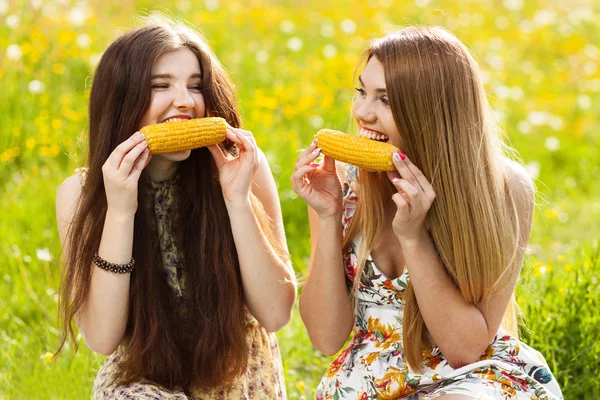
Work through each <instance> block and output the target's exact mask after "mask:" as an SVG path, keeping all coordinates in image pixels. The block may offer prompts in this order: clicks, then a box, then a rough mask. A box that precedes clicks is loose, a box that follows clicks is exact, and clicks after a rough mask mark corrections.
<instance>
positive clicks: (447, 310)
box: [401, 231, 495, 367]
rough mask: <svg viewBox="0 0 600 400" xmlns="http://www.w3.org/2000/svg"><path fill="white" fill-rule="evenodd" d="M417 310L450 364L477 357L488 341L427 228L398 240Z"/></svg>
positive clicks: (485, 330)
mask: <svg viewBox="0 0 600 400" xmlns="http://www.w3.org/2000/svg"><path fill="white" fill-rule="evenodd" d="M401 246H402V251H403V254H404V258H405V260H406V265H407V268H408V272H409V274H410V282H411V283H412V285H413V288H414V291H415V295H416V298H417V303H418V304H419V310H420V312H421V314H422V315H423V319H424V321H425V324H426V325H427V329H428V331H429V333H430V334H431V336H432V338H433V340H434V342H435V344H436V345H437V346H438V347H439V348H440V350H441V352H442V353H443V354H444V356H445V358H446V360H448V362H449V363H450V364H451V365H452V366H453V367H456V366H460V365H464V364H468V363H471V362H474V361H476V360H477V358H478V357H479V356H480V355H481V353H482V352H483V351H484V350H485V348H486V347H487V346H488V345H489V341H490V340H491V337H490V335H491V336H492V337H493V334H494V333H495V332H494V333H490V332H489V331H488V326H487V322H486V320H485V318H484V316H483V314H482V313H481V311H480V310H479V309H478V308H477V307H476V306H475V305H473V304H469V303H468V302H466V301H465V300H464V299H463V298H462V296H461V294H460V291H459V290H458V288H457V287H456V286H455V285H454V283H453V282H452V280H451V279H450V277H449V276H448V274H447V272H446V270H445V269H444V267H443V265H442V263H441V261H440V259H439V257H438V254H437V250H436V249H435V246H434V244H433V241H432V240H431V238H430V237H429V234H428V233H427V231H424V232H423V234H422V235H421V236H420V238H418V239H414V240H411V241H401Z"/></svg>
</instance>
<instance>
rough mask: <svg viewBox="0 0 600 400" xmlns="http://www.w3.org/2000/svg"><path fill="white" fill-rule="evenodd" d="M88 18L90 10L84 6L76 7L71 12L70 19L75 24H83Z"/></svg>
mask: <svg viewBox="0 0 600 400" xmlns="http://www.w3.org/2000/svg"><path fill="white" fill-rule="evenodd" d="M87 18H88V12H87V10H86V9H85V8H83V7H75V8H73V9H72V10H71V12H70V13H69V21H71V23H72V24H73V25H75V26H83V24H84V23H85V20H86V19H87Z"/></svg>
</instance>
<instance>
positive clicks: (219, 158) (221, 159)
mask: <svg viewBox="0 0 600 400" xmlns="http://www.w3.org/2000/svg"><path fill="white" fill-rule="evenodd" d="M206 147H207V148H208V151H210V154H212V156H213V158H214V160H215V164H217V168H221V167H222V166H223V165H224V164H226V163H227V161H229V160H228V159H227V157H225V154H223V150H221V148H220V147H219V146H217V145H216V144H212V145H210V146H206Z"/></svg>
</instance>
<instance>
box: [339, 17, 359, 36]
mask: <svg viewBox="0 0 600 400" xmlns="http://www.w3.org/2000/svg"><path fill="white" fill-rule="evenodd" d="M340 27H341V28H342V31H344V33H347V34H348V35H350V34H352V33H354V31H356V22H354V21H352V20H351V19H350V18H347V19H345V20H343V21H342V23H341V24H340Z"/></svg>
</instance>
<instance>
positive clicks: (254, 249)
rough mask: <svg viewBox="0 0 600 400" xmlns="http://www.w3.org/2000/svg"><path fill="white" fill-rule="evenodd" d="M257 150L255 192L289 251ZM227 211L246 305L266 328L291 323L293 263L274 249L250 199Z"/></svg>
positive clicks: (269, 177) (267, 174)
mask: <svg viewBox="0 0 600 400" xmlns="http://www.w3.org/2000/svg"><path fill="white" fill-rule="evenodd" d="M256 149H257V151H258V157H259V158H260V162H259V167H258V170H257V171H256V175H255V177H254V182H253V187H252V191H253V193H254V194H255V195H256V197H257V198H258V199H259V200H260V202H261V203H262V205H263V206H264V209H265V212H266V213H267V214H268V215H269V217H270V218H271V221H272V224H271V225H272V228H273V231H274V234H275V236H276V240H277V242H278V244H279V246H281V248H282V249H283V250H284V251H285V252H286V253H287V243H286V239H285V231H284V228H283V218H282V215H281V207H280V205H279V196H278V194H277V187H276V186H275V181H274V179H273V175H272V173H271V169H270V168H269V164H268V162H267V159H266V157H265V156H264V154H263V153H262V151H260V149H259V148H258V147H257V148H256ZM227 210H228V212H229V218H230V220H231V230H232V232H233V237H234V240H235V246H236V249H237V253H238V258H239V261H240V270H241V274H242V285H243V288H244V295H245V298H246V305H247V306H248V309H249V310H250V312H251V313H252V315H254V317H255V318H256V319H257V320H258V321H259V322H260V323H261V325H262V326H264V327H265V329H267V330H268V331H270V332H275V331H277V330H279V329H280V328H282V327H283V326H285V325H286V324H287V323H288V322H289V320H290V318H291V312H292V308H293V306H294V302H295V301H296V278H295V275H294V270H293V268H292V265H291V262H290V260H289V257H285V259H282V258H281V257H280V256H279V255H278V254H277V252H276V251H275V250H274V249H273V247H272V246H271V244H270V243H269V241H268V239H267V238H266V237H265V234H264V232H263V231H262V229H261V227H260V224H259V222H258V220H257V219H256V216H255V215H254V212H253V210H252V207H251V205H250V201H249V200H246V201H243V202H241V203H227Z"/></svg>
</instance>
